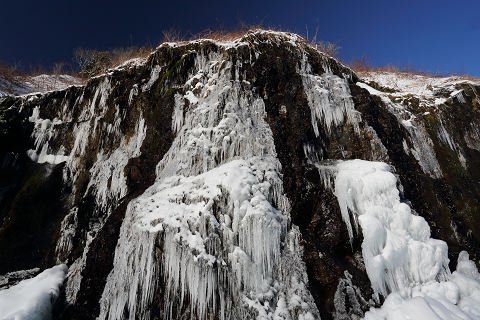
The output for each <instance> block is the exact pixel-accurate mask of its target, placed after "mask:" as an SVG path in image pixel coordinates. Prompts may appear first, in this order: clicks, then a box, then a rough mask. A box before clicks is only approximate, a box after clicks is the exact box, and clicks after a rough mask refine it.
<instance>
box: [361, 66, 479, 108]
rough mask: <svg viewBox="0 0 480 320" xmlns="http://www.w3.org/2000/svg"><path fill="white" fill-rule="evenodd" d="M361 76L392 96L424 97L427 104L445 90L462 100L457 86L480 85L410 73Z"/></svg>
mask: <svg viewBox="0 0 480 320" xmlns="http://www.w3.org/2000/svg"><path fill="white" fill-rule="evenodd" d="M359 76H360V77H361V78H362V81H366V82H370V81H373V82H376V83H378V84H379V85H381V86H382V87H384V88H387V89H390V91H392V92H390V94H391V95H392V96H398V97H400V96H405V95H415V96H420V97H423V98H424V99H425V100H426V101H427V102H432V101H434V97H435V96H437V95H438V93H439V92H440V91H443V90H446V91H449V92H451V96H452V97H456V96H459V99H461V98H462V97H460V95H461V91H462V90H457V89H456V85H458V84H460V83H464V84H465V83H470V84H475V83H478V80H476V81H472V80H467V79H465V78H462V77H458V76H451V77H433V76H428V75H417V74H412V73H408V72H382V71H380V72H376V71H373V72H361V73H359ZM433 105H434V104H433Z"/></svg>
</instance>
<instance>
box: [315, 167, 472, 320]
mask: <svg viewBox="0 0 480 320" xmlns="http://www.w3.org/2000/svg"><path fill="white" fill-rule="evenodd" d="M319 170H320V171H321V172H322V176H323V177H324V179H332V180H333V181H330V182H327V183H326V185H331V186H332V187H333V190H334V193H335V196H336V197H337V199H338V204H339V206H340V210H341V213H342V218H343V220H344V221H345V223H346V225H347V229H348V231H349V235H350V236H353V235H354V234H353V230H354V229H356V230H357V231H358V226H360V227H361V230H362V234H363V243H362V254H363V258H364V261H365V267H366V271H367V275H368V277H369V279H370V282H371V285H372V288H373V289H374V291H375V292H377V293H380V294H382V295H383V296H385V297H387V298H386V301H385V304H384V306H383V307H382V308H381V310H375V309H372V311H371V312H369V313H368V314H367V317H366V319H427V318H428V319H474V318H476V317H478V316H480V313H479V312H478V311H479V309H478V307H477V306H478V304H479V303H480V295H479V294H480V291H479V288H480V287H479V285H480V283H479V282H478V281H479V280H480V277H479V274H478V271H477V269H476V268H475V265H474V263H473V262H471V261H470V260H468V254H466V252H463V253H461V254H460V256H459V262H458V266H457V271H456V272H454V273H453V274H450V270H449V268H448V262H449V259H448V248H447V245H446V243H445V242H443V241H440V240H436V239H432V238H431V237H430V228H429V226H428V224H427V222H426V221H425V220H424V219H423V218H422V217H420V216H417V215H415V214H414V212H413V211H412V209H411V208H410V207H409V206H408V205H407V204H405V203H402V202H401V201H400V197H399V191H398V188H397V179H396V177H395V175H394V174H393V173H392V172H391V167H390V166H389V165H387V164H385V163H382V162H370V161H364V160H358V159H357V160H348V161H337V162H336V163H335V164H334V165H326V166H319ZM352 224H353V226H352ZM432 310H433V311H432ZM422 314H423V316H422ZM454 315H455V316H454ZM409 317H411V318H409Z"/></svg>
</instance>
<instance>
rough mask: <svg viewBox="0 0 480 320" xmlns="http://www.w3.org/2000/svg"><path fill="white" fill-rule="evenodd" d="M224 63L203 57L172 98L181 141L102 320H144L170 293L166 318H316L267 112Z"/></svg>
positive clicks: (124, 249) (113, 280)
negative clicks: (158, 294)
mask: <svg viewBox="0 0 480 320" xmlns="http://www.w3.org/2000/svg"><path fill="white" fill-rule="evenodd" d="M225 58H226V57H225V55H222V54H219V53H215V54H210V55H203V54H199V55H198V57H197V60H196V66H195V70H194V72H193V73H192V74H191V77H190V80H188V81H187V82H186V84H185V92H186V93H185V94H184V95H183V96H182V95H179V94H177V95H176V96H175V110H174V113H173V119H172V129H173V131H175V132H177V137H176V138H175V140H174V142H173V144H172V147H171V148H170V150H169V151H168V152H167V154H166V155H165V156H164V158H163V159H162V160H161V161H160V163H159V164H158V166H157V180H156V182H155V183H154V185H153V186H151V187H150V188H149V189H147V190H146V191H145V193H144V194H143V195H141V196H140V197H138V198H137V199H136V200H134V201H132V202H131V203H130V204H129V206H128V209H127V213H126V218H125V220H124V222H123V224H122V228H121V232H120V239H119V246H118V247H117V250H116V253H115V260H114V268H113V271H112V272H111V274H110V275H109V277H108V279H107V284H106V287H105V290H104V292H103V296H102V299H101V313H100V317H99V318H100V319H111V320H113V319H123V318H124V316H125V315H124V311H125V310H128V313H127V314H128V315H129V318H130V319H134V318H135V317H148V314H149V310H150V308H149V306H150V304H151V303H152V299H153V294H154V292H155V291H156V290H158V286H159V285H160V284H162V283H164V284H165V286H163V287H164V288H165V292H164V294H165V299H164V301H165V304H164V310H163V314H164V317H166V318H174V317H178V316H179V314H186V315H188V314H190V317H191V318H193V319H206V318H210V317H212V316H214V315H216V317H219V318H221V319H230V318H235V319H237V318H238V319H243V318H253V317H259V318H265V319H272V318H273V317H274V316H275V315H274V314H275V312H276V311H275V310H277V307H278V308H280V309H282V310H284V311H285V312H287V313H288V314H290V315H293V316H295V317H297V318H301V317H303V318H304V319H309V318H310V319H311V318H315V317H318V314H317V311H316V307H315V305H314V303H313V299H312V298H311V296H310V294H309V292H308V290H306V289H305V285H306V276H305V269H304V266H303V262H302V261H301V256H298V255H295V254H294V253H292V252H297V251H299V250H300V247H299V244H298V241H294V240H293V239H294V238H295V236H294V234H295V230H294V229H291V230H289V227H288V220H289V205H288V201H287V199H286V197H285V196H284V195H283V188H282V180H281V173H280V169H281V166H280V163H279V161H278V159H277V158H276V152H275V147H274V143H273V137H272V133H271V131H270V128H269V126H268V125H267V124H266V123H265V121H264V117H265V106H264V104H263V101H262V100H261V99H260V98H258V97H255V96H253V94H252V93H251V91H249V90H244V86H245V85H247V84H245V83H241V82H240V81H238V80H236V79H232V80H231V79H230V77H231V74H232V70H231V69H232V68H235V67H234V66H232V64H231V62H230V61H228V60H223V59H225ZM233 74H238V72H233ZM193 89H195V90H193ZM194 92H195V93H194ZM187 103H188V104H187ZM186 104H187V105H188V108H186V107H185V105H186ZM285 246H295V248H289V247H288V248H285ZM286 259H288V261H290V260H292V261H291V262H288V263H287V261H286ZM295 261H296V262H295ZM294 263H296V265H295V268H294V269H293V270H289V271H288V276H286V275H285V272H286V271H285V270H284V269H283V268H284V267H286V266H287V265H289V264H294ZM302 268H303V269H302ZM282 270H283V271H282ZM292 278H294V279H297V280H295V285H293V284H290V285H289V286H286V285H285V284H286V283H291V282H292ZM288 288H290V289H288ZM287 289H288V290H287ZM293 295H295V296H296V297H297V298H296V299H293V300H292V299H291V297H292V296H293ZM187 301H188V304H187V303H186V302H187ZM278 313H280V314H281V313H283V311H282V312H280V310H278V312H276V314H277V315H278Z"/></svg>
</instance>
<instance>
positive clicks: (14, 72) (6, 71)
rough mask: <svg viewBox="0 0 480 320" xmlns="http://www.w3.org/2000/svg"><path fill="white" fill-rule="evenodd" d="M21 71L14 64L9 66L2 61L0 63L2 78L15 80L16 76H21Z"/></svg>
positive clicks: (0, 75)
mask: <svg viewBox="0 0 480 320" xmlns="http://www.w3.org/2000/svg"><path fill="white" fill-rule="evenodd" d="M22 75H23V72H21V71H20V70H19V69H18V68H17V67H16V66H9V65H6V64H3V63H0V77H2V78H3V79H5V80H7V81H10V82H15V81H17V79H18V77H21V76H22Z"/></svg>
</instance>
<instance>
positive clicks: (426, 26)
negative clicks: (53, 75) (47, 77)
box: [0, 0, 480, 76]
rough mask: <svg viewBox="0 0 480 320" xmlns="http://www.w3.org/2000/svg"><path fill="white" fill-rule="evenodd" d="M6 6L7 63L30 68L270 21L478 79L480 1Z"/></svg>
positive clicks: (381, 58)
mask: <svg viewBox="0 0 480 320" xmlns="http://www.w3.org/2000/svg"><path fill="white" fill-rule="evenodd" d="M7 1H8V3H3V4H2V7H1V11H2V18H1V19H0V61H3V62H7V63H15V64H18V65H20V66H23V67H28V66H35V65H51V64H52V63H53V62H57V61H69V60H70V58H71V56H72V52H73V50H74V49H75V48H76V47H85V48H96V49H109V48H114V47H125V46H129V45H142V44H151V45H156V44H158V43H159V42H160V41H161V38H162V31H163V30H167V29H171V28H174V29H177V30H180V31H182V32H183V33H197V32H199V31H202V30H205V29H234V28H235V27H237V26H238V25H239V24H241V23H246V24H263V25H266V26H274V27H277V28H281V29H285V30H288V31H293V32H297V33H301V34H306V32H307V31H306V30H307V28H308V30H309V35H310V36H312V35H313V34H314V33H315V30H316V29H317V28H318V31H319V33H318V34H319V37H320V38H322V39H323V40H326V41H331V42H334V43H336V44H337V45H338V46H340V47H341V50H340V58H341V59H343V60H344V61H346V62H349V61H351V60H353V59H356V58H365V59H366V60H367V61H368V62H369V63H371V64H373V65H387V64H393V65H397V66H400V67H413V68H417V69H420V70H424V71H428V72H434V73H468V74H471V75H476V76H480V59H479V52H480V1H474V0H455V1H454V0H450V1H447V0H435V1H434V0H423V1H422V0H417V1H413V0H403V1H396V0H390V1H388V0H384V1H380V0H372V1H366V0H364V1H359V0H357V1H350V0H336V1H322V0H317V1H313V0H303V1H302V0H297V1H282V0H278V1H260V0H257V1H251V0H236V1H231V0H223V1H219V0H212V1H209V0H203V1H201V0H196V1H191V0H183V1H182V0H179V1H171V0H170V1H146V0H135V1H131V0H130V1H124V0H116V1H105V0H104V1H102V0H83V1H67V0H50V1H48V0H44V1H38V0H16V1H9V0H7Z"/></svg>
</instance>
